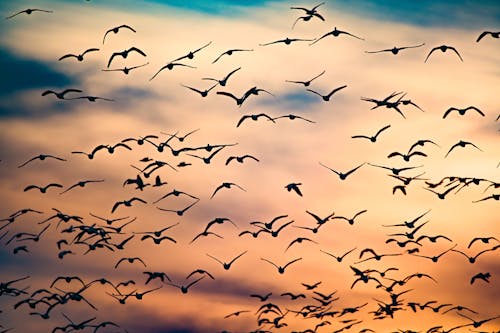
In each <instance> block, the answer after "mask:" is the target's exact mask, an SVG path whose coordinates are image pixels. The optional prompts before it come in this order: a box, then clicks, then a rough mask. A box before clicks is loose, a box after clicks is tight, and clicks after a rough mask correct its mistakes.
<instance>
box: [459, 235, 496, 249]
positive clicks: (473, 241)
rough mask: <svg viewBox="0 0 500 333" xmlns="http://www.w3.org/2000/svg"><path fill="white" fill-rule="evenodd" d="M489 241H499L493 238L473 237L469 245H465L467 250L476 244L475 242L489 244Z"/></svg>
mask: <svg viewBox="0 0 500 333" xmlns="http://www.w3.org/2000/svg"><path fill="white" fill-rule="evenodd" d="M491 240H494V241H497V242H500V241H499V240H498V239H496V238H495V237H474V238H473V239H472V240H471V241H470V243H469V245H467V248H468V249H470V247H471V246H472V245H473V244H474V243H476V242H477V241H481V242H482V243H483V244H489V242H490V241H491Z"/></svg>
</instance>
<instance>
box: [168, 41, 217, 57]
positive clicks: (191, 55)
mask: <svg viewBox="0 0 500 333" xmlns="http://www.w3.org/2000/svg"><path fill="white" fill-rule="evenodd" d="M210 44H212V42H208V43H207V44H205V45H203V46H202V47H200V48H197V49H196V50H194V51H189V52H188V54H186V55H183V56H182V57H179V58H177V59H175V60H173V61H172V62H175V61H179V60H182V59H193V58H194V55H195V54H196V53H198V52H200V51H201V50H203V49H204V48H206V47H207V46H209V45H210Z"/></svg>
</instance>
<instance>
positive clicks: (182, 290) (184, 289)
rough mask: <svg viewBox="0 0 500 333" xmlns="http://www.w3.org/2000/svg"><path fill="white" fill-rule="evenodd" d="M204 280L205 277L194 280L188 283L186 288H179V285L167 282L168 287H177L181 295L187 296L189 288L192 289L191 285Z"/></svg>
mask: <svg viewBox="0 0 500 333" xmlns="http://www.w3.org/2000/svg"><path fill="white" fill-rule="evenodd" d="M204 278H205V276H202V277H200V278H198V279H196V280H194V281H193V282H191V283H189V284H188V285H186V286H179V285H176V284H173V283H170V282H167V284H168V285H171V286H174V287H177V288H179V289H180V291H181V293H183V294H187V293H188V291H189V288H190V287H192V286H193V285H195V284H196V283H198V282H200V281H201V280H203V279H204Z"/></svg>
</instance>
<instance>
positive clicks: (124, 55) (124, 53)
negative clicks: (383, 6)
mask: <svg viewBox="0 0 500 333" xmlns="http://www.w3.org/2000/svg"><path fill="white" fill-rule="evenodd" d="M130 52H135V53H139V54H140V55H142V56H143V57H146V53H144V52H143V51H142V50H140V49H138V48H137V47H135V46H132V47H131V48H129V49H127V50H123V51H121V52H113V54H112V55H111V56H110V57H109V60H108V65H107V66H106V68H109V66H111V62H112V61H113V59H114V58H115V57H122V58H124V59H126V58H127V57H128V55H129V53H130Z"/></svg>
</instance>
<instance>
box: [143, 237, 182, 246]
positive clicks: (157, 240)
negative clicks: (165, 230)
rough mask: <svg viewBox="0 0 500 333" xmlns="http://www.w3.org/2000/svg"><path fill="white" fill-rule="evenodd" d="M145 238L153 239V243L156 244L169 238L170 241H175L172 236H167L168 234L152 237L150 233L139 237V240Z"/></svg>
mask: <svg viewBox="0 0 500 333" xmlns="http://www.w3.org/2000/svg"><path fill="white" fill-rule="evenodd" d="M146 239H151V240H152V241H153V243H155V244H156V245H159V244H161V242H163V241H164V240H169V241H171V242H172V243H177V241H176V240H175V239H173V238H172V237H169V236H162V237H154V236H152V235H144V236H142V237H141V241H144V240H146Z"/></svg>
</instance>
